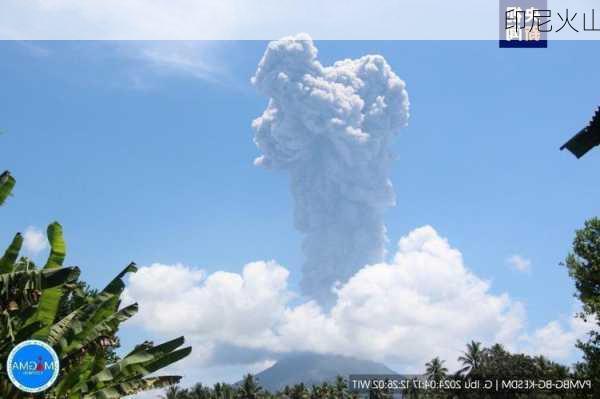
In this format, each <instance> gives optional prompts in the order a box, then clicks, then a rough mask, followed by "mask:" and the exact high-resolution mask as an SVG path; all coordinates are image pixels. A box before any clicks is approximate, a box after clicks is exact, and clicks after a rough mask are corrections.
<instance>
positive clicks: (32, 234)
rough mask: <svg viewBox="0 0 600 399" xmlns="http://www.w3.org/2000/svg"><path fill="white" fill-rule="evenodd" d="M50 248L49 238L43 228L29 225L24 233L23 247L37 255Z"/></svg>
mask: <svg viewBox="0 0 600 399" xmlns="http://www.w3.org/2000/svg"><path fill="white" fill-rule="evenodd" d="M47 248H48V240H47V239H46V235H45V234H44V233H43V232H42V230H40V229H38V228H37V227H33V226H29V227H27V229H25V233H23V249H24V250H25V251H26V252H27V253H28V254H29V255H30V256H35V255H37V254H39V253H40V252H42V251H43V250H45V249H47Z"/></svg>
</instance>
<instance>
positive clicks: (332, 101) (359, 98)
mask: <svg viewBox="0 0 600 399" xmlns="http://www.w3.org/2000/svg"><path fill="white" fill-rule="evenodd" d="M252 83H253V84H254V86H255V87H256V88H257V89H258V90H259V91H260V92H261V93H262V94H264V95H266V96H267V97H269V98H270V99H269V104H268V106H267V109H266V110H265V111H264V113H263V114H262V116H260V117H259V118H257V119H255V120H254V122H253V124H252V127H253V129H254V132H255V134H254V142H255V143H256V145H257V147H258V148H259V150H260V151H261V153H262V155H261V156H260V157H258V158H257V159H256V160H255V161H254V163H255V164H256V165H259V166H263V167H265V168H272V169H277V170H284V171H287V172H288V173H289V175H290V178H291V188H292V194H293V198H294V202H295V209H294V219H295V226H296V228H297V229H298V230H299V231H300V232H302V233H303V234H304V240H303V244H302V247H303V251H304V254H305V256H306V259H305V263H304V265H303V280H302V290H303V292H304V294H306V295H308V296H309V297H311V298H313V299H316V300H317V301H318V302H319V303H320V304H321V305H323V306H325V307H330V306H331V305H332V304H333V303H334V301H335V295H334V292H333V290H332V287H333V285H334V284H335V283H336V282H338V281H339V282H345V281H347V280H348V279H349V278H350V277H351V276H352V275H353V274H354V273H355V272H356V271H357V270H359V269H360V268H361V267H362V266H364V265H366V264H370V263H376V262H380V261H382V260H383V258H384V256H385V245H386V242H387V238H386V229H385V225H384V223H383V213H384V211H385V209H386V208H388V207H391V206H394V205H395V201H396V199H395V194H394V190H393V187H392V184H391V182H390V180H389V170H390V163H391V161H392V160H393V156H392V154H391V151H390V144H391V141H392V139H393V138H394V136H395V135H396V134H397V132H398V130H399V129H400V128H401V127H402V126H404V125H405V124H406V121H407V119H408V95H407V93H406V90H405V84H404V82H403V81H402V80H401V79H400V78H398V76H396V74H395V73H394V72H393V71H392V70H391V68H390V66H389V65H388V64H387V62H386V61H385V59H384V58H383V57H381V56H378V55H367V56H364V57H361V58H359V59H356V60H349V59H347V60H342V61H338V62H336V63H335V64H334V65H333V66H330V67H324V66H322V65H321V64H320V63H319V61H318V60H317V49H316V47H315V46H314V44H313V42H312V40H311V38H310V37H309V36H308V35H306V34H300V35H297V36H295V37H286V38H284V39H281V40H278V41H273V42H271V43H269V46H268V48H267V50H266V51H265V53H264V55H263V58H262V59H261V61H260V63H259V65H258V69H257V71H256V73H255V75H254V77H253V78H252Z"/></svg>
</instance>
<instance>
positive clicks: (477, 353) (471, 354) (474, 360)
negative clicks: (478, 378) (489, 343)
mask: <svg viewBox="0 0 600 399" xmlns="http://www.w3.org/2000/svg"><path fill="white" fill-rule="evenodd" d="M482 356H483V352H482V350H481V343H480V342H475V341H471V342H470V343H468V344H467V350H466V351H465V352H463V355H462V356H460V357H459V358H458V361H459V362H461V363H462V364H463V368H462V369H461V370H460V372H459V373H460V374H462V375H468V374H469V373H471V372H472V371H473V370H477V368H478V367H479V365H480V364H481V361H482Z"/></svg>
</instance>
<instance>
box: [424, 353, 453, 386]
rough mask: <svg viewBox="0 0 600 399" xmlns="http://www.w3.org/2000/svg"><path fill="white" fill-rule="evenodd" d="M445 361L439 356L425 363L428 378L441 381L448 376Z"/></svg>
mask: <svg viewBox="0 0 600 399" xmlns="http://www.w3.org/2000/svg"><path fill="white" fill-rule="evenodd" d="M444 363H445V362H444V361H443V360H440V358H439V357H435V358H433V359H432V360H431V361H430V362H428V363H426V364H425V376H426V377H427V379H428V380H433V381H440V380H443V379H444V378H445V377H446V374H447V373H448V369H447V368H446V367H445V366H444Z"/></svg>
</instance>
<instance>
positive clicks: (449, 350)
mask: <svg viewBox="0 0 600 399" xmlns="http://www.w3.org/2000/svg"><path fill="white" fill-rule="evenodd" d="M288 276H289V272H288V271H287V270H286V269H285V268H284V267H282V266H280V265H279V264H277V263H275V262H273V261H270V262H253V263H249V264H247V265H246V266H245V267H244V268H243V271H242V273H241V274H238V273H228V272H215V273H212V274H210V275H208V276H205V275H204V274H203V273H202V272H200V271H198V270H197V269H194V268H191V267H186V266H182V265H175V266H168V265H161V264H154V265H151V266H149V267H142V268H141V269H140V271H139V272H138V273H137V274H134V275H132V276H131V277H130V281H129V285H128V288H127V296H128V298H130V300H136V301H138V302H139V303H140V307H141V311H140V314H139V315H138V316H137V317H136V319H135V320H137V323H139V324H141V325H142V326H144V327H145V328H146V329H148V330H151V331H153V332H155V333H161V334H165V335H171V334H185V335H186V336H188V337H189V338H190V339H191V341H192V344H193V345H194V352H195V354H194V359H195V364H196V366H203V367H209V366H214V365H215V364H224V363H231V364H234V363H235V364H242V363H246V364H257V363H259V362H261V361H266V360H271V359H273V358H276V357H277V354H280V353H285V352H289V351H315V352H321V353H337V354H344V355H353V356H357V357H362V358H368V359H373V360H379V361H385V362H387V363H388V364H392V365H395V367H397V368H399V369H402V370H403V371H410V370H420V369H421V368H422V365H423V364H424V363H425V362H426V361H428V360H429V358H430V357H431V356H432V355H439V356H441V357H442V358H445V359H447V360H448V365H449V366H450V367H456V364H455V363H453V361H454V360H455V359H456V357H457V355H458V354H459V352H460V351H461V350H462V349H463V346H464V345H465V342H467V341H469V340H471V339H475V340H479V341H482V342H484V343H486V344H489V343H493V342H500V343H503V344H505V345H506V346H507V347H509V348H514V346H515V345H514V344H515V343H516V342H517V341H518V338H519V337H520V336H522V335H523V329H524V323H525V311H524V308H523V306H522V305H521V304H520V303H519V302H515V301H513V300H511V298H510V297H509V296H508V295H507V294H501V295H494V294H492V293H491V292H490V287H489V283H488V282H486V281H484V280H482V279H480V278H479V277H477V276H475V275H474V274H473V273H471V272H470V271H469V270H468V269H467V268H466V267H465V265H464V263H463V259H462V255H461V253H460V252H459V251H458V250H456V249H454V248H452V247H451V246H450V245H449V244H448V242H447V240H446V239H444V238H442V237H440V236H439V235H438V233H437V232H436V231H435V230H434V229H433V228H432V227H430V226H425V227H421V228H418V229H416V230H414V231H412V232H411V233H410V234H408V235H407V236H406V237H403V238H402V239H401V240H400V242H399V244H398V250H397V252H396V255H395V256H394V258H393V260H392V261H390V262H389V263H381V264H376V265H369V266H365V267H364V268H363V269H361V270H360V271H359V272H357V273H356V274H355V275H354V276H353V277H352V278H351V279H350V280H349V281H348V282H347V283H346V284H344V285H341V286H340V287H338V289H337V291H336V296H337V302H336V304H335V306H334V307H333V308H332V309H331V311H329V312H325V311H323V310H322V309H321V307H319V306H318V305H317V304H316V303H315V302H314V301H309V302H304V303H300V304H292V301H291V300H292V298H294V297H295V294H294V293H293V292H291V291H290V290H289V289H288V286H287V280H288ZM540 334H543V332H540ZM223 348H229V349H227V350H224V349H223ZM236 349H237V351H238V353H237V354H236ZM224 353H226V355H223V354H224ZM236 356H238V357H237V358H236ZM244 356H249V357H248V358H247V359H246V360H244V359H243V357H244Z"/></svg>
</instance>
